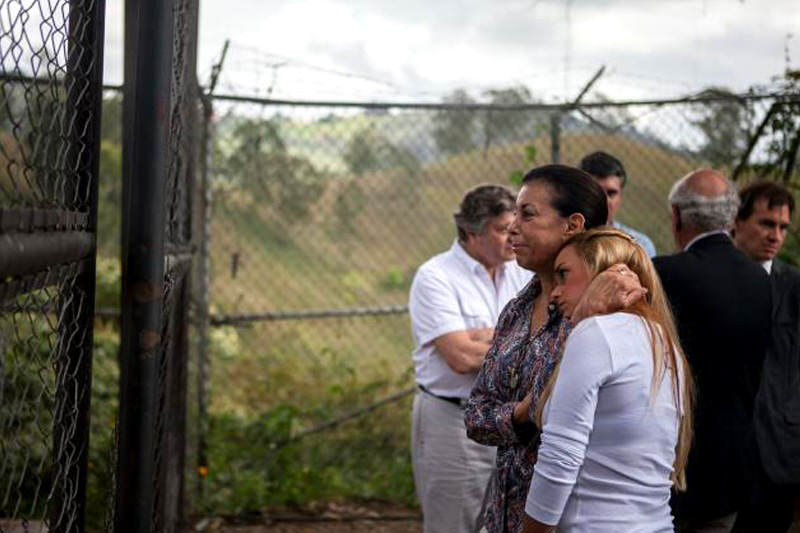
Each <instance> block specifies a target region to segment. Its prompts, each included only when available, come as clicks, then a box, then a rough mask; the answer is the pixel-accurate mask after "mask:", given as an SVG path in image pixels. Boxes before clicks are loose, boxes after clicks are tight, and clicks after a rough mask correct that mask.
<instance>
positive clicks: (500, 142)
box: [206, 94, 774, 513]
mask: <svg viewBox="0 0 800 533" xmlns="http://www.w3.org/2000/svg"><path fill="white" fill-rule="evenodd" d="M773 101H774V98H772V97H754V96H752V95H751V96H731V95H715V94H710V95H705V96H703V97H698V98H693V99H686V100H680V101H671V102H649V103H628V104H619V103H608V104H588V105H581V106H549V105H536V104H526V103H516V104H514V105H508V106H497V105H495V106H489V105H485V106H484V105H457V104H452V105H446V104H445V105H403V104H399V105H392V104H388V105H387V104H352V103H351V104H348V103H339V102H329V103H317V104H309V103H299V102H294V103H292V102H283V103H281V102H275V101H267V100H259V99H257V98H242V97H236V96H218V97H216V99H215V100H214V111H215V114H214V130H215V135H214V138H213V142H212V145H213V166H212V172H211V176H210V179H209V193H210V195H211V196H212V197H213V200H212V206H213V207H212V209H211V211H210V215H209V219H208V223H209V225H210V244H209V252H208V253H209V260H210V268H211V277H210V284H209V288H208V295H207V296H208V298H209V301H210V304H209V306H210V307H209V309H210V326H211V329H210V333H209V344H208V350H209V364H210V378H209V380H210V406H209V419H210V429H209V435H208V452H207V453H208V457H209V459H210V460H209V464H208V468H209V472H208V476H209V477H208V480H207V481H208V491H207V498H208V500H207V502H206V503H207V504H208V505H209V506H210V507H211V508H212V509H215V510H216V511H218V512H221V511H226V512H234V513H236V512H241V511H243V510H247V509H258V508H261V507H263V506H264V505H269V504H272V505H280V504H290V503H292V504H294V503H300V504H303V503H309V502H313V501H318V500H321V499H329V498H334V499H337V498H368V499H369V498H378V499H385V500H390V501H395V502H401V503H409V504H412V503H413V502H414V495H413V484H412V481H411V474H410V471H411V470H410V453H409V449H408V448H409V435H408V433H409V426H410V423H409V413H410V401H409V398H408V395H409V393H410V391H412V390H413V384H414V380H413V371H412V369H411V358H410V353H411V350H412V344H411V335H410V327H409V321H408V316H407V308H406V303H407V298H408V290H409V287H410V284H411V280H412V278H413V275H414V272H415V270H416V268H417V267H418V266H419V265H420V264H422V263H423V262H424V261H426V260H427V259H428V258H430V257H431V256H433V255H435V254H437V253H439V252H441V251H444V250H446V249H447V248H448V247H449V246H450V244H451V243H452V241H453V239H454V238H455V228H454V226H453V222H452V213H453V212H454V211H455V210H456V209H457V206H458V203H459V201H460V199H461V197H462V196H463V194H464V192H465V191H466V190H467V189H469V188H470V187H472V186H474V185H477V184H480V183H484V182H495V183H502V184H506V185H508V186H510V187H512V188H516V187H517V183H518V182H519V180H520V178H521V176H522V174H523V173H524V172H525V171H526V170H528V169H529V168H531V167H533V166H537V165H541V164H545V163H550V162H552V161H559V162H563V163H567V164H572V165H577V164H578V163H579V161H580V159H581V158H582V157H583V156H584V155H586V154H588V153H591V152H593V151H596V150H603V151H606V152H609V153H611V154H613V155H615V156H616V157H618V158H619V159H621V160H622V161H623V162H624V165H625V167H626V169H627V174H628V181H627V184H626V186H625V187H624V202H623V207H622V209H621V212H620V213H619V216H618V220H619V221H620V222H623V223H625V224H627V225H629V226H631V227H633V228H635V229H637V230H639V231H641V232H644V233H645V234H647V235H648V236H650V238H651V239H652V240H653V242H654V243H655V246H656V248H657V250H658V252H659V253H670V252H671V251H672V250H673V244H672V237H671V231H670V213H669V210H668V208H667V202H666V197H667V193H668V191H669V188H670V186H671V185H672V184H673V183H674V181H675V180H677V179H678V178H679V177H681V176H683V175H684V174H686V173H687V172H688V171H690V170H691V169H693V168H696V167H698V166H701V165H709V166H714V167H716V168H720V169H722V170H724V171H727V172H729V173H730V172H731V171H732V170H733V169H734V167H735V166H736V165H737V163H739V161H740V159H741V157H742V155H743V154H744V153H745V152H746V149H747V147H748V142H749V140H750V139H751V138H752V136H753V134H754V132H755V130H756V129H757V126H758V124H759V123H760V121H761V120H762V119H763V117H764V116H765V114H766V113H767V110H768V109H769V108H770V105H771V104H772V102H773ZM762 146H763V143H757V144H756V146H755V149H754V150H752V152H751V153H750V155H749V158H750V161H751V162H757V161H758V160H759V158H763V157H764V149H763V148H762ZM745 179H746V177H745ZM386 399H388V400H391V401H387V402H385V403H381V402H382V401H383V400H386ZM376 402H378V403H379V405H378V406H377V407H376V408H375V409H371V408H367V409H362V408H365V407H370V406H372V405H373V404H374V403H376ZM351 415H352V416H351Z"/></svg>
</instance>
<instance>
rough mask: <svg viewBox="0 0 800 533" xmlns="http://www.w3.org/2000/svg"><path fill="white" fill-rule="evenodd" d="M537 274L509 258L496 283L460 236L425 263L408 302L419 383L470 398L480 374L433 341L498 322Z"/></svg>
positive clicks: (431, 390) (413, 284) (415, 367)
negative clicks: (461, 367) (455, 362)
mask: <svg viewBox="0 0 800 533" xmlns="http://www.w3.org/2000/svg"><path fill="white" fill-rule="evenodd" d="M531 276H532V274H531V273H530V272H528V271H526V270H524V269H522V268H520V267H519V266H517V264H516V262H514V261H509V262H508V263H505V264H504V265H501V266H500V267H499V268H498V269H497V272H496V278H497V279H496V283H495V282H493V281H492V279H491V278H490V277H489V273H488V272H487V270H486V268H485V267H484V266H483V265H482V264H480V263H479V262H477V261H476V260H475V259H473V258H472V257H471V256H470V255H469V254H467V252H466V251H464V248H462V246H461V245H460V244H459V243H458V241H456V242H454V243H453V246H452V247H451V248H450V249H449V250H448V251H446V252H443V253H441V254H438V255H436V256H434V257H432V258H431V259H429V260H428V261H427V262H425V263H424V264H423V265H422V266H420V267H419V269H418V270H417V273H416V275H415V276H414V281H413V282H412V284H411V294H410V295H409V303H408V307H409V313H410V315H411V334H412V336H413V337H414V346H415V348H414V354H413V359H414V371H415V374H416V379H417V383H418V384H420V385H422V386H423V387H425V388H426V389H427V390H429V391H430V392H432V393H433V394H436V395H439V396H448V397H454V398H468V397H469V393H470V390H471V389H472V384H473V382H474V381H475V377H476V375H477V374H458V373H457V372H455V371H453V370H452V369H451V368H450V367H449V366H448V365H447V362H446V361H445V360H444V358H443V357H442V356H441V355H440V354H439V353H438V352H437V351H436V348H435V347H434V345H433V341H434V340H436V339H437V338H438V337H441V336H442V335H444V334H446V333H452V332H454V331H465V330H468V329H478V328H488V327H494V326H495V324H496V323H497V317H498V316H499V315H500V311H502V310H503V308H504V307H505V305H506V304H507V303H508V301H509V300H510V299H511V298H513V297H514V296H516V295H517V293H518V292H519V291H520V290H522V288H523V287H525V285H526V284H527V283H528V281H530V279H531Z"/></svg>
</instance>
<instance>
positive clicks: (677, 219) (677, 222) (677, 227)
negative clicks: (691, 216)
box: [672, 205, 683, 233]
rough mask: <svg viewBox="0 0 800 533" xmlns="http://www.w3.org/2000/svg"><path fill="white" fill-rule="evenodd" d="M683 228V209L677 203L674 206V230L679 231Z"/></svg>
mask: <svg viewBox="0 0 800 533" xmlns="http://www.w3.org/2000/svg"><path fill="white" fill-rule="evenodd" d="M682 229H683V225H682V224H681V210H680V209H678V206H677V205H673V206H672V230H673V231H674V232H675V233H677V232H679V231H680V230H682Z"/></svg>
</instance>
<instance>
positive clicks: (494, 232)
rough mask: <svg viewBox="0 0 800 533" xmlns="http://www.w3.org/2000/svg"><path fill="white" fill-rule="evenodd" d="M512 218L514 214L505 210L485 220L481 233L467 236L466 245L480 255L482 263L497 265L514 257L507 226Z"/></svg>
mask: <svg viewBox="0 0 800 533" xmlns="http://www.w3.org/2000/svg"><path fill="white" fill-rule="evenodd" d="M513 220H514V214H513V213H511V212H510V211H506V212H505V213H503V214H501V215H497V216H496V217H492V218H490V219H489V220H488V221H487V222H486V226H485V227H484V229H483V233H481V234H480V235H473V234H470V235H469V236H468V237H467V239H468V240H467V242H468V245H469V246H470V247H471V249H472V250H474V251H475V252H476V254H477V255H478V256H479V257H480V260H481V262H482V263H484V264H486V265H490V266H497V265H499V264H501V263H505V262H506V261H511V260H513V259H514V249H513V248H512V247H511V241H510V240H509V232H508V228H509V226H510V225H511V222H513Z"/></svg>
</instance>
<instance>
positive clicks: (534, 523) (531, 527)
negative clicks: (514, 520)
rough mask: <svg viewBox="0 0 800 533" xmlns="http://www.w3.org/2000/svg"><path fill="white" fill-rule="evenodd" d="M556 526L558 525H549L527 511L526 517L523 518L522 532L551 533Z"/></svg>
mask: <svg viewBox="0 0 800 533" xmlns="http://www.w3.org/2000/svg"><path fill="white" fill-rule="evenodd" d="M555 528H556V526H548V525H547V524H543V523H541V522H539V521H538V520H536V519H534V518H531V517H530V515H528V513H525V517H524V518H523V519H522V533H550V532H551V531H554V530H555Z"/></svg>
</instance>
